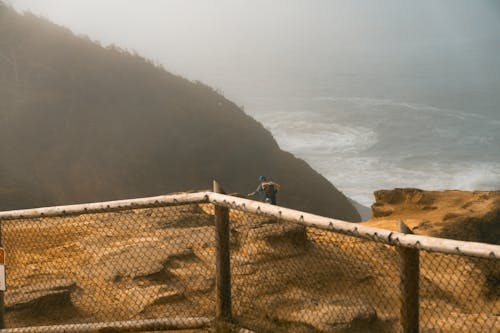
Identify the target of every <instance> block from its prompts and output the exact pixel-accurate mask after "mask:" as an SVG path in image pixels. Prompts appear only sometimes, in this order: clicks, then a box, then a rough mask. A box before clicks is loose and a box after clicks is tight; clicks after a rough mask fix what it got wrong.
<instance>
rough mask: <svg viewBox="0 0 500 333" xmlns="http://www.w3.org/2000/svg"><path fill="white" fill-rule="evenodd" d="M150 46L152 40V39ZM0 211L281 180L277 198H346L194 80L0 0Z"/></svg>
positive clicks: (338, 203)
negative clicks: (216, 183)
mask: <svg viewBox="0 0 500 333" xmlns="http://www.w3.org/2000/svg"><path fill="white" fill-rule="evenodd" d="M158 42H159V43H161V39H159V40H158ZM0 103H1V104H0V156H2V158H1V160H0V210H6V209H14V208H22V207H32V206H46V205H58V204H67V203H75V202H89V201H100V200H108V199H119V198H128V197H140V196H149V195H155V194H161V193H169V192H175V191H183V190H185V189H205V188H208V187H209V186H210V184H211V180H212V179H217V180H219V181H220V182H221V184H223V186H224V187H225V189H226V190H227V191H229V192H240V193H248V192H251V191H253V190H254V189H255V187H256V186H257V177H258V176H259V175H267V176H269V177H270V178H272V179H273V180H276V181H277V182H279V183H280V184H281V185H282V193H280V197H279V204H281V205H284V206H288V207H292V208H295V209H300V210H305V211H309V212H313V213H317V214H321V215H326V216H332V217H337V218H340V219H345V220H349V221H359V220H360V217H359V214H358V213H357V212H356V210H355V209H354V207H353V206H352V205H351V204H350V203H349V202H348V200H347V198H346V197H345V196H344V195H343V194H342V193H340V192H339V191H338V190H337V189H336V188H335V187H334V186H333V185H331V184H330V183H329V182H328V181H327V180H326V179H325V178H324V177H323V176H321V175H320V174H318V173H317V172H315V171H314V170H313V169H312V168H311V167H310V166H309V165H307V164H306V163H305V162H304V161H302V160H300V159H297V158H295V157H294V156H293V155H291V154H290V153H287V152H285V151H282V150H281V149H280V148H279V147H278V145H277V143H276V141H275V140H274V139H273V137H272V135H271V134H270V133H269V132H268V131H267V130H266V129H264V127H263V126H262V125H261V124H260V123H258V122H257V121H255V120H254V119H252V118H251V117H249V116H248V115H246V114H245V113H244V112H243V111H242V110H241V108H239V107H238V106H237V105H235V104H234V103H232V102H231V101H229V100H227V99H226V98H224V96H222V95H220V94H219V93H217V92H215V91H214V90H213V89H211V88H210V87H207V86H205V85H204V84H201V83H199V82H190V81H188V80H186V79H183V78H181V77H179V76H175V75H173V74H171V73H169V72H167V71H166V70H165V69H163V68H162V67H161V66H159V65H157V64H154V63H152V62H151V61H148V60H146V59H144V58H142V57H141V56H139V55H137V54H131V53H130V52H128V51H125V50H122V49H119V48H117V47H102V46H101V45H99V44H98V43H96V42H93V41H90V40H88V39H86V38H81V37H76V36H74V35H73V34H72V33H71V32H70V31H69V30H67V29H65V28H63V27H60V26H57V25H54V24H52V23H50V22H48V21H46V20H43V19H40V18H38V17H35V16H33V15H31V14H24V15H21V14H18V13H16V12H15V11H13V10H12V9H10V8H8V7H6V6H3V5H1V4H0Z"/></svg>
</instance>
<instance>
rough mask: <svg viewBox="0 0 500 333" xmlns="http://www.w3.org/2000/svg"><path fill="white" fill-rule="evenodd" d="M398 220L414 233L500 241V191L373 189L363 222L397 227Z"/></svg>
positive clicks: (494, 242) (482, 240)
mask: <svg viewBox="0 0 500 333" xmlns="http://www.w3.org/2000/svg"><path fill="white" fill-rule="evenodd" d="M399 220H403V221H404V222H405V223H406V224H407V225H408V226H410V227H411V228H412V229H413V231H414V232H415V233H416V234H423V235H428V236H435V237H442V238H451V239H457V240H466V241H474V242H486V243H492V244H500V191H474V192H469V191H457V190H455V191H423V190H419V189H411V188H409V189H408V188H407V189H394V190H381V191H376V192H375V203H374V204H373V205H372V218H371V220H370V221H368V222H366V223H367V224H368V225H372V226H375V227H380V228H386V229H392V230H396V229H397V225H398V224H397V222H398V221H399Z"/></svg>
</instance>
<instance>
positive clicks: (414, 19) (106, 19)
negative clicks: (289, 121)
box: [7, 0, 500, 104]
mask: <svg viewBox="0 0 500 333" xmlns="http://www.w3.org/2000/svg"><path fill="white" fill-rule="evenodd" d="M7 2H8V3H10V4H12V5H13V6H14V7H15V8H16V9H18V10H29V11H32V12H34V13H36V14H39V15H42V16H44V17H47V18H49V19H50V20H52V21H54V22H56V23H58V24H61V25H64V26H67V27H69V28H70V29H71V30H73V31H74V32H75V33H77V34H84V35H88V36H89V37H90V38H91V39H94V40H99V41H101V42H102V43H103V44H105V45H107V44H110V43H114V44H117V45H119V46H121V47H124V48H127V49H131V50H136V51H138V52H139V53H141V54H142V55H144V56H146V57H148V58H151V59H153V60H155V61H158V62H160V63H162V64H163V65H164V66H165V67H166V68H167V69H168V70H170V71H172V72H174V73H177V74H181V75H183V76H186V77H188V78H190V79H197V80H201V81H204V82H206V83H208V84H210V85H212V86H215V87H216V88H218V89H219V90H221V91H223V92H224V93H225V94H226V96H228V97H229V98H233V99H235V100H236V101H237V102H238V103H240V104H245V102H246V101H247V100H248V98H247V97H248V96H250V95H254V96H266V95H267V94H271V95H275V96H279V95H280V94H282V95H286V94H296V93H297V91H298V90H300V89H305V90H307V89H308V87H310V88H314V89H317V88H318V87H319V88H321V85H322V84H324V81H325V77H326V76H332V75H336V76H339V77H343V81H342V82H343V83H341V84H338V86H336V87H333V88H334V89H337V90H338V92H339V93H340V94H344V95H348V94H351V95H363V94H365V95H366V94H367V93H368V92H367V91H366V90H367V89H370V94H371V95H373V94H378V95H381V96H384V95H388V94H391V93H393V92H394V90H395V89H400V88H401V86H402V84H401V82H403V85H404V84H406V83H405V82H404V80H405V76H406V75H413V74H414V73H415V72H419V73H421V76H422V77H424V79H426V78H425V76H428V78H427V79H428V80H429V81H431V80H432V81H433V84H438V85H439V84H443V85H445V84H448V82H447V81H450V80H461V81H464V80H467V82H469V83H468V84H470V89H477V88H478V86H477V85H479V86H481V85H491V84H494V85H496V84H498V85H499V88H500V83H499V81H498V77H499V76H500V68H498V67H499V66H497V64H498V60H497V57H498V53H497V52H494V51H497V50H498V49H495V48H493V46H492V45H495V47H497V46H498V44H499V42H500V1H497V0H474V1H467V0H440V1H439V0H424V1H420V0H419V1H409V0H407V1H405V0H382V1H370V0H353V1H347V0H316V1H306V0H303V1H298V0H273V1H265V0H257V1H242V0H218V1H204V0H140V1H136V0H127V1H122V0H10V1H7ZM325 68H327V70H325ZM436 68H437V69H438V72H437V73H436V72H435V71H436ZM457 68H460V69H459V70H457ZM471 73H474V75H471ZM431 74H432V75H431ZM353 75H355V76H356V77H357V79H356V80H360V81H361V83H360V82H357V81H356V80H353V79H352V76H353ZM450 75H451V77H450ZM264 77H266V79H265V80H264V79H262V78H264ZM443 78H445V81H443V82H441V83H440V82H439V81H440V80H443ZM292 80H293V81H296V82H297V84H296V85H295V86H293V85H289V84H288V83H289V82H290V81H292ZM398 80H399V83H395V82H398ZM380 81H392V82H393V83H391V84H387V85H384V84H382V85H381V82H380ZM436 81H437V82H436ZM365 83H371V87H370V88H367V87H366V86H364V84H365ZM425 85H426V84H425V82H424V83H421V84H418V85H416V84H413V85H411V84H410V85H409V86H408V87H407V90H411V91H412V93H418V91H419V90H421V91H422V94H423V96H424V98H425V97H426V94H427V95H430V94H432V91H426V87H425ZM403 88H404V87H403ZM438 88H439V87H438ZM325 89H326V88H325ZM328 89H330V90H331V89H332V87H328ZM401 89H402V88H401ZM434 89H436V87H432V89H430V90H434ZM399 93H400V94H402V95H404V94H405V92H404V91H401V92H399ZM403 97H405V96H403Z"/></svg>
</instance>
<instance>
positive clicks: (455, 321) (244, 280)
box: [0, 192, 500, 333]
mask: <svg viewBox="0 0 500 333" xmlns="http://www.w3.org/2000/svg"><path fill="white" fill-rule="evenodd" d="M214 203H215V204H216V205H217V206H218V207H225V208H228V211H226V213H228V214H227V215H228V217H229V219H228V222H229V227H228V230H229V233H228V244H229V249H230V251H229V253H230V268H229V266H227V267H224V265H225V264H224V260H222V261H220V260H219V259H218V258H220V255H221V251H222V252H223V251H224V246H222V247H221V246H220V242H221V241H223V240H221V239H220V238H221V235H222V234H219V233H218V228H219V227H218V226H216V225H217V223H216V221H217V219H216V218H215V215H216V213H215V209H214ZM220 213H221V212H220V211H218V213H217V214H220ZM0 221H1V225H2V241H3V246H4V247H5V249H6V252H7V263H6V267H7V291H6V292H5V296H4V298H5V299H4V303H5V310H4V311H5V314H4V319H5V326H6V327H7V330H5V332H7V331H9V330H10V331H16V330H12V328H21V327H24V328H25V329H24V331H27V332H49V331H61V332H72V331H74V332H77V331H78V332H83V331H86V332H90V331H100V330H102V329H104V328H108V329H109V328H114V329H116V330H127V331H132V330H134V331H138V330H153V329H157V330H159V329H182V328H191V329H195V328H197V329H204V330H208V329H209V327H212V329H214V328H213V327H215V326H214V325H213V324H214V322H215V321H214V319H215V318H216V317H218V318H219V319H226V320H228V321H229V322H230V325H229V327H230V328H233V329H234V330H235V331H236V332H238V331H239V330H241V329H246V330H251V331H254V332H264V333H265V332H277V333H279V332H401V331H403V327H405V328H404V329H405V331H407V332H410V331H411V327H410V328H408V327H407V326H408V325H406V326H405V323H404V321H405V320H406V319H404V318H406V317H405V316H407V315H408V312H412V311H413V312H414V314H416V318H417V320H418V324H419V326H420V328H419V329H420V331H421V332H500V261H499V260H498V255H499V254H500V246H494V245H484V244H479V245H474V244H473V243H465V242H454V243H453V242H452V243H446V241H442V242H440V244H441V245H440V246H438V248H439V249H441V248H442V249H441V250H440V252H436V251H437V250H439V249H436V247H433V246H429V245H428V244H427V243H426V242H431V243H432V242H433V241H435V239H434V240H433V239H431V238H429V237H422V236H405V235H402V234H398V233H391V232H388V231H383V230H380V229H374V228H366V227H362V226H358V225H357V224H352V223H347V222H342V221H335V220H331V219H326V218H321V217H317V216H314V215H309V214H305V213H301V212H296V211H292V210H288V209H285V208H281V207H277V206H271V205H268V204H262V203H257V202H252V201H249V200H245V199H240V198H235V197H230V196H224V195H221V194H214V193H211V192H204V193H192V194H179V195H172V196H164V197H158V198H149V199H148V198H146V199H139V200H130V201H126V202H125V201H123V202H115V203H103V204H92V205H82V206H71V207H59V208H49V209H39V210H28V211H20V212H19V211H18V212H6V213H0ZM216 235H218V236H216ZM222 237H223V236H222ZM411 237H416V238H415V239H417V241H416V242H415V241H413V243H411V244H413V246H409V245H408V244H410V241H412V240H413V239H412V238H411ZM443 242H444V243H443ZM443 244H444V245H443ZM457 244H458V245H457ZM471 244H472V245H471ZM398 245H399V246H398ZM403 245H404V246H405V248H407V249H411V248H417V249H416V250H415V252H419V253H420V265H419V268H420V269H419V272H418V270H417V274H418V273H419V274H420V277H419V280H417V283H418V286H419V289H418V292H417V295H418V298H419V299H418V300H417V303H415V304H417V306H416V307H415V308H410V309H407V308H408V307H406V310H402V309H405V305H407V301H408V300H407V298H405V297H403V294H404V293H405V291H404V283H403V286H402V282H401V281H402V278H401V277H402V276H403V275H404V274H402V267H404V265H405V262H404V260H403V259H404V256H403V255H402V254H401V253H400V251H399V250H398V249H400V246H403ZM450 246H455V248H450ZM477 247H479V249H477ZM418 248H420V250H419V249H418ZM424 249H426V250H424ZM443 249H444V250H443ZM446 249H448V250H446ZM460 251H461V252H460ZM459 252H460V253H459ZM484 253H488V255H484ZM221 265H222V267H221ZM221 269H222V271H223V270H224V269H227V270H228V272H230V276H231V284H230V286H231V288H230V289H229V290H230V292H231V293H230V294H227V290H226V291H224V290H221V288H219V284H218V283H217V280H219V281H220V278H218V277H217V276H220V274H221ZM223 281H226V280H223ZM403 281H404V279H403ZM222 289H224V288H222ZM221 293H222V294H221ZM410 294H411V293H410ZM224 298H230V301H231V302H230V303H232V307H229V309H227V308H226V309H222V310H221V309H220V306H219V305H220V304H219V303H220V299H224ZM230 303H229V305H230ZM418 304H419V305H418ZM220 311H222V312H224V311H225V313H222V314H221V313H220ZM405 311H406V312H407V313H406V314H405V313H403V312H405ZM410 317H411V315H410ZM53 325H57V326H53ZM41 326H43V327H41ZM17 331H19V329H17ZM242 332H243V331H242Z"/></svg>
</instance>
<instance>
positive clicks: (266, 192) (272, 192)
mask: <svg viewBox="0 0 500 333" xmlns="http://www.w3.org/2000/svg"><path fill="white" fill-rule="evenodd" d="M259 181H260V184H259V186H257V189H256V190H255V191H253V192H252V193H248V196H249V197H251V196H254V195H255V194H258V196H259V199H260V201H264V202H268V203H271V204H272V205H276V193H278V191H279V190H280V185H279V184H278V183H275V182H273V181H268V180H267V178H266V177H265V176H259Z"/></svg>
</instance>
